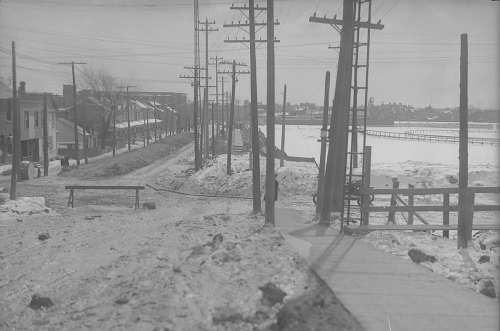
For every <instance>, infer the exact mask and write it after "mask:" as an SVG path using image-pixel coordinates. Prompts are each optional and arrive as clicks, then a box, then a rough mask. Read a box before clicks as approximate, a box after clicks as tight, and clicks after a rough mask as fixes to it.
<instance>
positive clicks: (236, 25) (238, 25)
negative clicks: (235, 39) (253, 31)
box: [222, 22, 280, 28]
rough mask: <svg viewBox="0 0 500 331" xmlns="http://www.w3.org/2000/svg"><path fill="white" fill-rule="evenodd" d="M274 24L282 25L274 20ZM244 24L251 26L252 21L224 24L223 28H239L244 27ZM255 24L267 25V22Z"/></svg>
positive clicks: (256, 24)
mask: <svg viewBox="0 0 500 331" xmlns="http://www.w3.org/2000/svg"><path fill="white" fill-rule="evenodd" d="M274 25H280V22H274ZM243 26H248V27H249V26H250V23H246V22H245V23H238V24H236V23H232V22H231V24H223V25H222V27H223V28H239V27H243ZM255 26H267V23H265V22H261V23H255Z"/></svg>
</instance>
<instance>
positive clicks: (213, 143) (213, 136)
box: [212, 102, 215, 157]
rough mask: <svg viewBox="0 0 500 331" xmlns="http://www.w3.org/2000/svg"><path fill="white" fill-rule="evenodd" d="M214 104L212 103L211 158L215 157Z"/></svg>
mask: <svg viewBox="0 0 500 331" xmlns="http://www.w3.org/2000/svg"><path fill="white" fill-rule="evenodd" d="M214 124H215V123H214V103H213V102H212V157H214V156H215V128H214Z"/></svg>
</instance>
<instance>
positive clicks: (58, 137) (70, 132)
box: [0, 81, 189, 165]
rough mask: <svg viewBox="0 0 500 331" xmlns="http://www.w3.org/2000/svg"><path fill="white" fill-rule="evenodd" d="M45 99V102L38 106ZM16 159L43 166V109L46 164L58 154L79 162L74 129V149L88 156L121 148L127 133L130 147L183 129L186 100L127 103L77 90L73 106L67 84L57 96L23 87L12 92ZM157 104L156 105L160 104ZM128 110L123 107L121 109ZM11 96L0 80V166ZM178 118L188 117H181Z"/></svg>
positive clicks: (9, 141) (8, 139) (142, 98)
mask: <svg viewBox="0 0 500 331" xmlns="http://www.w3.org/2000/svg"><path fill="white" fill-rule="evenodd" d="M44 98H45V101H44ZM18 100H19V102H18V107H19V108H18V114H19V122H20V123H19V130H20V134H21V147H20V148H21V160H22V161H26V160H28V161H33V162H42V161H43V143H44V142H43V123H44V120H45V119H44V118H43V116H44V115H43V113H44V112H43V109H44V104H45V105H46V108H47V126H48V152H49V159H50V160H52V159H55V158H57V156H58V155H64V156H69V157H70V158H76V157H77V155H78V157H79V158H80V159H82V158H83V157H84V155H83V152H81V151H80V152H78V153H77V149H76V146H77V144H75V123H76V125H77V136H78V150H83V148H84V143H85V144H86V146H85V147H86V148H87V156H88V157H92V156H96V155H99V154H101V153H103V152H107V151H108V150H109V149H112V148H113V144H115V146H116V148H117V149H120V148H124V147H126V142H127V140H128V132H129V122H130V136H131V140H132V142H134V141H137V140H142V139H145V138H147V137H146V134H147V133H149V135H150V137H151V138H153V136H154V135H155V134H156V136H157V137H158V138H159V137H160V135H166V134H170V135H172V134H173V133H175V132H179V131H181V130H184V129H188V128H187V125H189V121H188V119H186V118H184V121H183V118H182V116H181V114H182V110H184V109H185V108H186V103H187V95H186V94H185V93H175V92H148V93H139V92H135V93H133V92H132V93H130V94H129V98H125V97H124V96H123V95H120V94H119V93H116V94H115V95H114V98H113V99H111V100H109V99H106V98H98V97H96V95H94V93H92V92H91V91H85V90H84V91H80V92H79V93H78V95H77V99H76V112H75V109H74V106H73V103H74V101H73V90H72V86H71V85H64V86H63V95H56V94H53V93H45V94H44V93H35V92H26V83H25V82H20V86H19V89H18ZM160 101H162V102H163V103H162V102H160ZM127 105H128V107H127ZM12 107H13V93H12V89H11V88H10V87H9V86H7V85H6V84H4V83H3V82H1V81H0V165H1V164H10V163H12V149H13V108H12ZM183 115H184V117H186V116H187V115H189V112H187V111H185V112H184V114H183Z"/></svg>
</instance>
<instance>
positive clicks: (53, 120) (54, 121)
mask: <svg viewBox="0 0 500 331" xmlns="http://www.w3.org/2000/svg"><path fill="white" fill-rule="evenodd" d="M55 127H56V114H54V113H52V128H55Z"/></svg>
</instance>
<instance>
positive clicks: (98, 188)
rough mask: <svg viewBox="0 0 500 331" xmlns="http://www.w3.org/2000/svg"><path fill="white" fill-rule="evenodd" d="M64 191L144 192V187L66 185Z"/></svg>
mask: <svg viewBox="0 0 500 331" xmlns="http://www.w3.org/2000/svg"><path fill="white" fill-rule="evenodd" d="M64 188H65V189H67V190H68V189H70V190H75V189H79V190H127V189H130V190H144V189H145V188H146V187H145V186H93V185H88V186H85V185H83V186H82V185H67V186H65V187H64Z"/></svg>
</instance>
